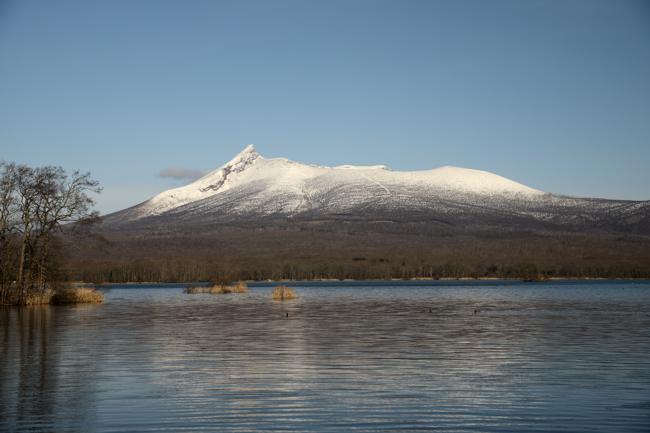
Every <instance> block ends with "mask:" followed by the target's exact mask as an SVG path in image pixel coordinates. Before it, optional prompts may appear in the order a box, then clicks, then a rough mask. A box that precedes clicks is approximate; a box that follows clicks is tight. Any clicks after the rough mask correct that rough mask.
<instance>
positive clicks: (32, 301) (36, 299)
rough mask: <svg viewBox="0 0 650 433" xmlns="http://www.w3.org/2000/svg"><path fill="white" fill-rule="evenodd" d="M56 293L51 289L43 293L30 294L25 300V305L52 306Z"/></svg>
mask: <svg viewBox="0 0 650 433" xmlns="http://www.w3.org/2000/svg"><path fill="white" fill-rule="evenodd" d="M54 295H55V292H54V290H51V289H46V290H44V291H42V292H37V293H30V294H28V295H27V297H26V298H25V304H24V305H44V304H51V303H52V298H53V297H54Z"/></svg>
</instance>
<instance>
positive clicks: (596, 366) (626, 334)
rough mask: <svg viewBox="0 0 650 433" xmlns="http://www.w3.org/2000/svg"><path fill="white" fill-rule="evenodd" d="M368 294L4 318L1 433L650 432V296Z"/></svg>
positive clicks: (162, 303)
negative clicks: (268, 432) (274, 432)
mask: <svg viewBox="0 0 650 433" xmlns="http://www.w3.org/2000/svg"><path fill="white" fill-rule="evenodd" d="M369 284H370V285H367V286H361V285H358V284H355V285H345V284H343V285H341V284H337V285H329V286H328V285H312V286H299V285H294V287H296V288H297V289H298V291H299V294H300V298H299V299H298V300H295V301H290V302H284V303H281V302H274V301H271V300H270V298H269V292H270V288H269V287H259V286H258V287H253V288H251V292H250V293H249V294H246V295H221V296H219V295H184V294H183V293H182V289H181V288H180V287H178V286H177V287H174V286H164V287H157V288H156V287H152V288H128V287H113V288H111V289H109V290H107V291H106V303H105V304H104V305H100V306H69V307H64V306H60V307H36V308H2V309H0V431H3V432H4V431H9V432H13V431H44V432H57V433H58V432H68V431H70V432H126V431H130V432H131V431H132V432H135V431H138V432H149V431H150V432H163V431H192V432H196V431H259V430H277V431H311V430H317V431H332V432H340V431H350V430H357V431H385V430H399V431H416V430H436V431H453V432H465V431H467V432H484V431H485V432H496V431H526V432H533V431H537V432H553V431H567V432H580V431H589V432H592V431H602V432H647V431H650V282H615V283H612V282H594V283H564V284H563V283H548V284H547V283H544V284H540V283H535V284H512V283H505V282H502V283H482V284H469V283H456V284H447V285H443V284H436V285H431V284H427V285H410V286H402V285H397V286H396V285H386V284H382V285H372V283H369ZM475 309H479V310H480V311H479V312H478V313H477V314H474V310H475ZM286 313H289V317H288V318H287V317H286Z"/></svg>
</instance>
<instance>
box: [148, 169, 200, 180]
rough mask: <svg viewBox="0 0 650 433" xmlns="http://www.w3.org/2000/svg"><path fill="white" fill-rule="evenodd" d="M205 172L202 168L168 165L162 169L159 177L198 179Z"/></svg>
mask: <svg viewBox="0 0 650 433" xmlns="http://www.w3.org/2000/svg"><path fill="white" fill-rule="evenodd" d="M204 174H205V173H203V172H202V171H201V170H195V169H193V168H184V167H167V168H163V169H162V170H160V172H159V173H158V177H164V178H168V179H175V180H196V179H198V178H200V177H201V176H203V175H204Z"/></svg>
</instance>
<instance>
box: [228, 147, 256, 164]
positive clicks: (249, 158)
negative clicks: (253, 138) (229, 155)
mask: <svg viewBox="0 0 650 433" xmlns="http://www.w3.org/2000/svg"><path fill="white" fill-rule="evenodd" d="M261 156H262V155H260V154H259V153H257V150H255V145H253V144H248V145H246V147H244V149H243V150H242V151H241V152H239V153H238V154H237V155H235V157H234V158H233V159H231V160H230V161H229V162H228V163H226V164H225V166H224V167H227V166H234V165H237V164H240V163H248V162H253V161H254V160H256V159H257V158H260V157H261Z"/></svg>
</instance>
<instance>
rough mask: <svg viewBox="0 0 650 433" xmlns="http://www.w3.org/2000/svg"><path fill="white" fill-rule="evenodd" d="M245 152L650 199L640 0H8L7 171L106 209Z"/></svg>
mask: <svg viewBox="0 0 650 433" xmlns="http://www.w3.org/2000/svg"><path fill="white" fill-rule="evenodd" d="M248 143H254V144H255V145H256V147H257V149H258V151H259V152H260V153H261V154H262V155H264V156H269V157H272V156H284V157H287V158H290V159H294V160H298V161H301V162H308V163H314V164H321V165H339V164H344V163H350V164H387V165H389V166H391V167H392V168H394V169H403V170H407V169H408V170H412V169H428V168H434V167H438V166H442V165H456V166H461V167H469V168H477V169H482V170H488V171H492V172H495V173H497V174H500V175H502V176H506V177H508V178H511V179H514V180H516V181H519V182H522V183H524V184H526V185H529V186H532V187H535V188H539V189H542V190H545V191H549V192H556V193H563V194H570V195H578V196H596V197H608V198H628V199H646V200H647V199H650V2H648V1H624V0H616V1H613V0H609V1H598V0H588V1H570V0H563V1H553V0H548V1H525V0H516V1H405V0H399V1H398V0H396V1H379V0H372V1H361V0H344V1H335V0H327V1H325V0H321V1H309V0H298V1H270V0H266V1H245V0H237V1H180V0H179V1H160V0H156V1H141V0H139V1H131V0H128V1H119V0H117V1H115V0H111V1H89V0H82V1H64V0H59V1H56V2H54V1H47V0H46V1H32V0H15V1H12V0H0V159H5V160H13V161H17V162H22V163H28V164H32V165H40V164H56V165H62V166H63V167H65V168H66V169H69V170H72V169H81V170H89V171H91V172H92V174H93V175H94V176H95V177H96V178H97V179H98V180H100V182H101V183H102V185H103V186H104V188H105V190H104V193H102V195H101V196H100V197H99V198H98V208H99V209H100V210H101V211H103V212H107V211H111V210H118V209H120V208H123V207H127V206H130V205H133V204H136V203H138V202H140V201H142V200H145V199H146V198H148V197H149V196H151V195H153V194H155V193H157V192H159V191H161V190H164V189H167V188H169V187H171V186H175V185H178V184H179V182H182V181H180V180H177V179H176V180H175V179H174V177H178V176H182V175H183V172H184V171H187V173H188V176H191V175H193V174H194V175H196V173H199V172H201V171H206V170H210V169H213V168H216V167H217V166H219V165H221V164H223V163H224V162H226V161H227V160H229V159H230V158H231V157H232V156H234V155H235V154H236V153H237V152H238V151H239V150H241V149H242V148H243V147H244V146H245V145H246V144H248ZM161 172H162V174H163V175H164V176H161V175H160V174H161Z"/></svg>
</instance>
